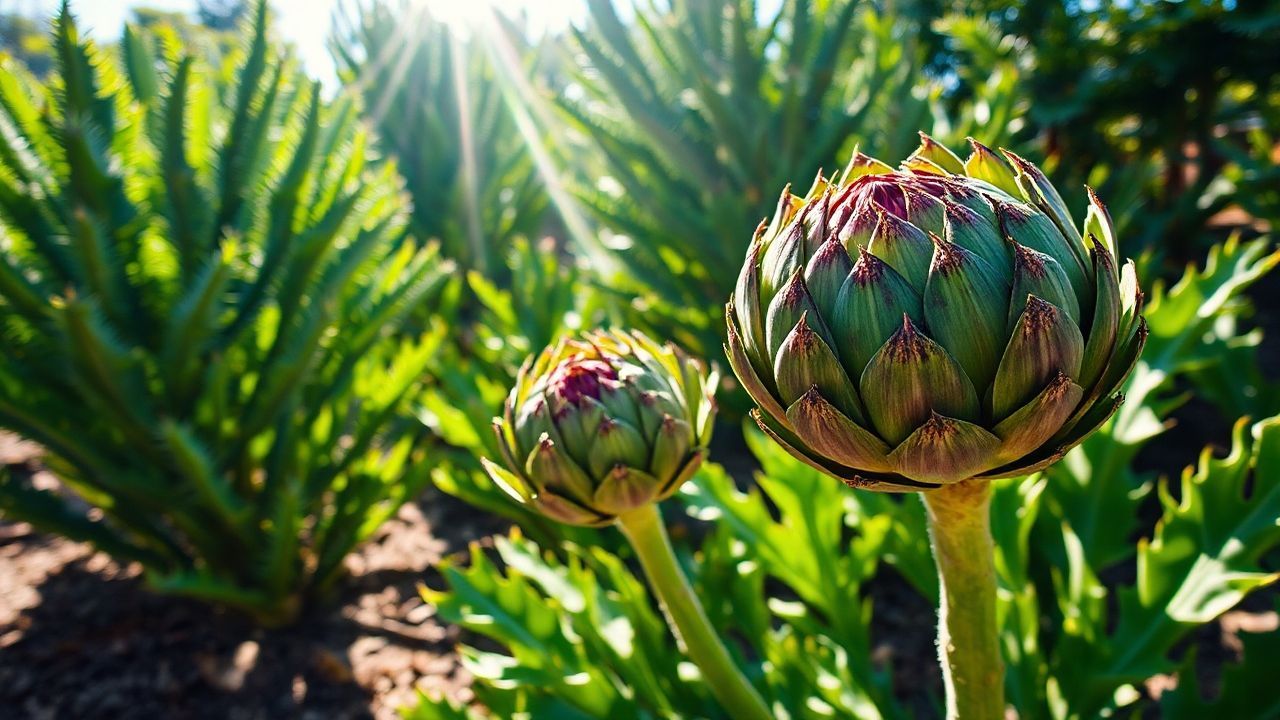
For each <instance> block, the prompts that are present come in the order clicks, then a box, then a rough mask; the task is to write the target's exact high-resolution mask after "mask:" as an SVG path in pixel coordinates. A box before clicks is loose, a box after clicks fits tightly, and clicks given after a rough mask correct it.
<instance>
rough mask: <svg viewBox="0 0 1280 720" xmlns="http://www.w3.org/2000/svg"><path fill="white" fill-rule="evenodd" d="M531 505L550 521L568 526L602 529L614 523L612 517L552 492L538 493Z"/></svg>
mask: <svg viewBox="0 0 1280 720" xmlns="http://www.w3.org/2000/svg"><path fill="white" fill-rule="evenodd" d="M533 505H534V507H536V508H538V512H540V513H542V514H543V515H546V516H547V517H549V518H551V519H552V520H559V521H560V522H562V523H568V524H570V525H584V526H587V527H603V526H605V525H608V524H610V523H612V522H613V521H614V517H613V516H612V515H604V514H602V513H598V512H596V511H595V510H592V509H591V508H589V507H587V506H586V505H583V504H582V503H579V502H576V501H574V500H571V499H569V498H567V497H564V496H563V495H560V494H558V493H556V492H552V491H546V492H541V493H538V495H537V497H535V498H534V499H533Z"/></svg>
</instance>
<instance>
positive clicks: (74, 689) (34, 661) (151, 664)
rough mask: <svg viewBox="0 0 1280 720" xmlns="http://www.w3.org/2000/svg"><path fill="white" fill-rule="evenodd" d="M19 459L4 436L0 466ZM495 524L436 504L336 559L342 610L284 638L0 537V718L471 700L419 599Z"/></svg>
mask: <svg viewBox="0 0 1280 720" xmlns="http://www.w3.org/2000/svg"><path fill="white" fill-rule="evenodd" d="M18 451H19V450H18V448H15V444H14V442H13V441H12V439H8V440H6V439H5V438H4V437H3V436H0V462H5V463H6V464H14V463H15V462H16V461H17V460H18V458H16V457H15V456H16V455H17V454H18ZM502 530H503V528H502V525H501V523H500V522H498V521H496V520H493V519H491V518H488V517H486V516H483V515H481V514H479V513H477V512H475V511H474V510H472V509H470V508H469V507H467V506H465V505H463V504H461V503H459V502H458V501H456V500H454V499H452V498H449V497H447V496H444V495H442V494H440V493H438V492H428V493H427V494H426V495H425V496H424V497H423V498H422V499H421V500H420V501H419V502H418V503H416V504H411V505H407V506H406V507H405V508H403V509H402V510H401V512H400V513H399V515H398V516H397V517H396V518H395V519H393V520H392V521H390V522H388V523H387V524H386V526H385V527H384V528H382V529H381V530H380V531H379V533H378V535H377V536H376V537H375V538H374V539H373V540H372V541H371V542H369V543H366V544H365V545H364V546H363V547H362V548H361V549H360V550H359V551H358V552H357V553H354V554H353V555H352V556H351V557H350V558H348V568H349V570H350V573H351V577H350V578H349V579H348V581H347V582H346V583H345V584H344V586H343V588H342V591H341V597H340V598H339V599H338V600H337V602H335V603H332V604H331V605H330V606H329V607H328V609H325V610H321V611H316V612H313V613H312V614H311V616H309V617H307V618H305V619H304V620H303V621H302V622H300V623H299V624H298V625H297V626H296V627H295V628H293V629H286V630H259V629H255V628H254V627H252V626H251V625H250V624H249V623H247V622H246V621H245V620H244V619H243V618H242V617H239V616H238V615H235V614H232V613H225V612H218V611H215V610H211V609H209V608H208V607H207V606H205V605H203V604H200V603H196V602H192V601H185V600H181V599H174V598H167V597H159V596H155V595H152V594H150V593H148V592H147V591H146V590H145V588H144V585H143V582H142V579H141V578H140V577H139V570H138V568H137V567H136V566H123V567H122V566H121V565H119V564H117V563H115V562H113V561H111V560H110V559H109V558H107V557H106V556H105V555H103V554H101V553H95V552H93V551H92V550H91V549H90V548H88V547H87V546H86V545H84V544H81V543H75V542H70V541H68V540H64V539H61V538H55V537H50V536H47V535H43V534H40V533H36V532H34V531H33V530H32V529H31V528H30V527H29V526H27V525H25V524H22V523H7V522H2V521H0V718H5V719H6V720H8V719H17V718H32V719H33V720H34V719H43V718H48V719H49V720H54V719H60V718H85V719H90V718H124V717H127V718H131V719H134V718H136V719H146V718H166V719H169V718H173V719H182V718H229V719H244V720H251V719H256V718H264V719H265V718H271V719H273V720H274V719H276V718H316V719H319V718H379V719H381V718H392V717H395V716H396V709H397V708H399V707H401V706H403V705H406V704H409V703H410V702H411V701H412V700H413V698H414V696H415V692H416V690H417V689H421V690H424V691H426V692H428V693H433V694H440V693H442V694H444V695H446V696H449V697H453V698H456V699H458V700H464V701H465V700H467V699H469V698H470V690H469V689H468V686H469V677H468V676H467V673H466V671H465V670H463V669H462V668H461V667H460V666H459V664H458V659H457V655H456V653H455V652H454V647H455V644H456V641H457V634H458V631H457V629H456V628H454V627H450V626H447V625H444V624H443V623H441V622H439V621H437V619H436V618H435V617H433V610H432V608H430V607H428V606H427V605H425V604H424V603H423V602H422V600H421V599H420V598H419V597H418V593H417V584H418V583H419V582H422V581H423V580H424V579H426V578H429V577H430V573H432V572H433V571H432V567H433V566H434V565H435V564H436V563H437V562H439V561H440V560H441V558H442V557H444V556H446V555H448V554H451V553H454V552H458V551H464V550H465V548H466V544H467V542H468V541H469V540H472V539H476V538H480V537H483V536H486V535H489V534H492V533H494V532H500V531H502Z"/></svg>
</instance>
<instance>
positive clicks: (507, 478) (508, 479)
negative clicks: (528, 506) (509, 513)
mask: <svg viewBox="0 0 1280 720" xmlns="http://www.w3.org/2000/svg"><path fill="white" fill-rule="evenodd" d="M480 464H481V465H482V466H483V467H484V471H485V472H486V473H488V474H489V478H490V479H492V480H493V483H494V484H495V485H497V486H498V487H499V488H501V489H502V491H503V492H505V493H506V494H508V495H510V496H511V497H512V498H513V499H514V500H516V501H517V502H522V503H527V502H529V501H530V500H532V499H533V496H534V494H535V492H536V491H535V490H534V489H533V488H531V487H529V484H528V483H527V482H525V480H524V478H522V477H520V476H519V475H517V474H515V473H513V472H511V471H510V470H507V469H506V468H504V467H502V466H501V465H498V464H497V463H495V462H493V461H492V460H490V459H489V458H484V457H482V458H480Z"/></svg>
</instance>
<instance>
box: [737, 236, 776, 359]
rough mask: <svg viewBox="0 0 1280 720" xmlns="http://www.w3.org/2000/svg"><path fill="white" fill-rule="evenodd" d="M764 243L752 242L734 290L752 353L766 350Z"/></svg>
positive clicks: (745, 339) (745, 343) (746, 348)
mask: <svg viewBox="0 0 1280 720" xmlns="http://www.w3.org/2000/svg"><path fill="white" fill-rule="evenodd" d="M762 248H763V245H761V244H760V243H759V242H753V243H751V247H750V249H748V250H747V259H746V262H745V264H743V266H742V272H740V273H738V284H737V287H736V288H734V292H733V310H734V317H735V318H736V319H737V321H738V327H739V329H740V330H741V333H742V341H743V349H744V351H745V352H746V353H747V354H748V356H753V355H754V356H760V355H763V354H764V352H765V341H764V314H765V310H767V309H768V306H767V305H761V302H762V296H761V294H760V293H761V292H762V289H761V287H760V253H761V251H762Z"/></svg>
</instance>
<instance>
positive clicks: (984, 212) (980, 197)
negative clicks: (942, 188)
mask: <svg viewBox="0 0 1280 720" xmlns="http://www.w3.org/2000/svg"><path fill="white" fill-rule="evenodd" d="M978 186H981V187H982V188H983V189H982V190H979V189H978ZM946 189H947V198H948V199H949V200H951V201H952V202H954V203H956V204H957V205H963V206H965V207H966V208H969V209H970V210H972V211H973V212H975V213H977V214H978V216H979V217H981V218H983V219H984V220H986V221H987V222H989V223H991V225H992V227H996V228H998V227H999V226H1000V224H999V221H998V219H997V218H996V208H995V205H993V204H992V200H991V198H992V197H996V196H998V197H1000V198H1002V199H1008V200H1013V198H1010V197H1009V196H1008V195H1006V194H1005V193H1003V192H1001V191H1000V189H999V188H997V187H994V186H992V185H988V184H987V183H984V182H982V181H980V180H973V179H971V178H963V179H960V178H952V179H951V180H950V181H949V182H948V183H947V185H946Z"/></svg>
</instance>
